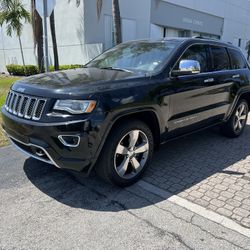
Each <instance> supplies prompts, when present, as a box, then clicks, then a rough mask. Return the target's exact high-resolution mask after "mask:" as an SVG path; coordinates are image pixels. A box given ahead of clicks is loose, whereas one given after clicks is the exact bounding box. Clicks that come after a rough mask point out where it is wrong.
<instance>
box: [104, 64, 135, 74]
mask: <svg viewBox="0 0 250 250" xmlns="http://www.w3.org/2000/svg"><path fill="white" fill-rule="evenodd" d="M100 69H109V70H117V71H123V72H128V73H133V71H131V70H128V69H122V68H115V67H111V66H110V67H101V68H100Z"/></svg>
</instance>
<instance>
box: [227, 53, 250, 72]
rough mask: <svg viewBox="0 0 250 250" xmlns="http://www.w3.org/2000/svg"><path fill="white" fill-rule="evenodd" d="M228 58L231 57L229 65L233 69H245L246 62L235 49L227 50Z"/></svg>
mask: <svg viewBox="0 0 250 250" xmlns="http://www.w3.org/2000/svg"><path fill="white" fill-rule="evenodd" d="M228 51H229V54H230V57H231V63H232V68H233V69H245V68H247V63H246V60H245V59H244V57H243V55H242V54H241V53H240V52H239V51H237V50H235V49H228Z"/></svg>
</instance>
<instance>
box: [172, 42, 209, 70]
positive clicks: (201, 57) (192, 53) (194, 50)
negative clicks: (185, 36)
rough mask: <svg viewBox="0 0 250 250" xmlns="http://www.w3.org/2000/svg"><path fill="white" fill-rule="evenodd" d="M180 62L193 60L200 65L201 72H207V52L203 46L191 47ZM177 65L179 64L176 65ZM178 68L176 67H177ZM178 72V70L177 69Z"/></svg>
mask: <svg viewBox="0 0 250 250" xmlns="http://www.w3.org/2000/svg"><path fill="white" fill-rule="evenodd" d="M180 60H195V61H198V62H199V63H200V66H201V72H207V71H208V67H207V52H206V47H205V46H204V45H193V46H191V47H190V48H189V49H188V50H187V51H186V52H185V53H184V54H183V56H182V57H181V59H180ZM177 65H179V63H178V64H177ZM177 67H178V66H177ZM177 70H178V68H177Z"/></svg>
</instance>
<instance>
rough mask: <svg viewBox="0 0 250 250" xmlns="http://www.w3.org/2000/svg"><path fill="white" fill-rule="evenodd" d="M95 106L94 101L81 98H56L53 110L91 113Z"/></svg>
mask: <svg viewBox="0 0 250 250" xmlns="http://www.w3.org/2000/svg"><path fill="white" fill-rule="evenodd" d="M95 106H96V101H82V100H57V101H56V103H55V106H54V109H55V110H63V111H67V112H69V113H71V114H83V113H91V112H92V111H93V110H94V108H95Z"/></svg>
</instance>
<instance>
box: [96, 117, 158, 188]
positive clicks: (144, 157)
mask: <svg viewBox="0 0 250 250" xmlns="http://www.w3.org/2000/svg"><path fill="white" fill-rule="evenodd" d="M153 148H154V141H153V135H152V132H151V130H150V129H149V127H148V126H147V125H146V124H144V123H143V122H141V121H139V120H134V121H129V122H128V123H125V124H123V125H120V126H118V127H116V128H115V131H114V132H113V133H112V134H111V135H110V136H109V137H108V139H107V141H106V143H105V146H104V149H103V151H102V153H101V156H100V159H99V161H98V163H97V166H96V171H97V173H98V175H99V176H100V177H101V178H103V179H104V180H105V181H108V182H111V183H113V184H116V185H118V186H129V185H131V184H133V183H134V182H136V181H137V180H138V179H139V178H140V177H141V175H142V174H143V172H144V171H145V169H146V167H147V166H148V163H149V161H150V159H151V158H152V155H153Z"/></svg>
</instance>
